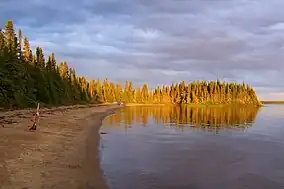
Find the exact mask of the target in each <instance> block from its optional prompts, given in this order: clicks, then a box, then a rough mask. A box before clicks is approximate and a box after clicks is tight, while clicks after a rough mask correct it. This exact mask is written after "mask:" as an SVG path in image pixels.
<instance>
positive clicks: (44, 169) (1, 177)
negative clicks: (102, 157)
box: [0, 105, 121, 189]
mask: <svg viewBox="0 0 284 189" xmlns="http://www.w3.org/2000/svg"><path fill="white" fill-rule="evenodd" d="M120 107H121V106H118V105H97V106H92V107H90V106H84V105H81V106H68V107H59V108H53V109H42V110H41V112H40V116H41V117H40V123H39V125H38V128H37V130H36V131H35V132H30V131H28V127H29V126H31V125H32V122H31V119H32V117H33V113H34V111H35V110H34V109H33V110H16V111H10V112H0V188H1V189H2V188H3V189H4V188H5V189H12V188H13V189H16V188H19V189H24V188H26V189H39V188H56V189H61V188H62V189H63V188H64V189H65V188H68V189H73V188H74V189H83V188H88V189H104V188H107V186H106V184H105V182H104V179H103V175H102V170H101V169H100V162H99V153H98V145H99V138H100V134H99V133H98V130H99V128H100V126H101V123H102V120H103V119H104V118H105V117H106V116H107V115H110V114H112V113H113V112H114V110H115V109H117V108H120Z"/></svg>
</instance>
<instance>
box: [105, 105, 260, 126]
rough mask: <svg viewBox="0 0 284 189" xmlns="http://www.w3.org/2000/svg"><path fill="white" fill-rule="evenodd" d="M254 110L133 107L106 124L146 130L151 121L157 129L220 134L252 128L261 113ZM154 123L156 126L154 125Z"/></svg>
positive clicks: (231, 107) (242, 108) (250, 108)
mask: <svg viewBox="0 0 284 189" xmlns="http://www.w3.org/2000/svg"><path fill="white" fill-rule="evenodd" d="M259 110H260V108H259V107H253V106H221V107H192V106H134V107H126V108H124V109H122V110H121V111H119V112H117V113H116V114H115V115H112V116H110V117H108V118H107V119H105V120H104V125H105V126H114V125H117V126H122V125H123V126H124V128H125V129H128V128H131V127H132V126H133V125H142V126H147V125H148V124H149V121H150V120H153V121H154V123H155V124H157V125H164V126H175V127H178V128H182V129H183V128H185V127H190V128H194V129H197V130H199V129H200V130H202V131H211V132H218V131H219V130H220V129H238V130H245V129H246V128H248V127H250V126H252V124H253V123H254V121H255V119H256V116H257V114H258V112H259ZM152 123H153V122H152Z"/></svg>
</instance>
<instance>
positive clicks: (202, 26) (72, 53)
mask: <svg viewBox="0 0 284 189" xmlns="http://www.w3.org/2000/svg"><path fill="white" fill-rule="evenodd" d="M283 6H284V1H281V0H272V1H265V0H258V1H253V0H227V1H221V0H179V1H174V0H163V1H162V0H157V1H150V0H135V1H133V0H95V1H93V0H81V1H75V0H61V1H55V0H49V1H40V0H26V1H21V0H8V1H5V2H4V1H0V10H1V12H0V23H1V25H4V23H5V21H6V20H7V19H13V20H14V22H15V25H16V26H17V27H20V28H22V30H23V32H24V33H25V34H26V35H27V36H28V37H29V39H30V41H31V44H32V46H33V48H34V47H35V46H36V45H40V46H42V47H43V48H44V51H45V54H46V55H49V54H50V53H51V52H52V51H54V52H55V53H56V55H57V59H58V61H60V60H63V59H66V60H68V62H69V64H70V65H71V66H73V67H75V68H76V69H77V72H78V73H79V74H82V75H87V76H88V77H89V78H97V77H104V76H107V77H108V78H109V79H111V80H114V81H118V82H123V81H124V80H126V79H131V80H133V81H134V83H136V84H141V83H143V82H148V83H150V85H151V86H153V85H156V84H163V83H166V84H169V83H171V82H172V81H179V80H185V81H191V80H196V79H204V80H212V79H214V80H215V79H222V80H226V81H237V82H242V81H245V82H247V83H249V84H251V85H253V86H254V87H255V88H256V89H257V92H258V93H259V94H260V96H261V97H263V98H268V97H269V95H271V94H273V95H271V96H273V98H274V97H275V96H277V98H278V97H279V98H280V97H281V95H282V94H284V93H283V91H284V84H283V82H282V79H283V76H282V72H283V71H284V64H283V63H282V61H283V59H284V12H283V11H282V7H283ZM276 94H278V95H276ZM283 98H284V96H283Z"/></svg>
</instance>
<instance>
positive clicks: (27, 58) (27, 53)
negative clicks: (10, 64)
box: [24, 37, 32, 63]
mask: <svg viewBox="0 0 284 189" xmlns="http://www.w3.org/2000/svg"><path fill="white" fill-rule="evenodd" d="M31 57H32V53H31V49H30V44H29V40H28V38H27V37H25V38H24V60H25V61H26V62H29V63H31V62H32V59H31Z"/></svg>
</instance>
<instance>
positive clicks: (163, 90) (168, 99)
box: [0, 20, 260, 108]
mask: <svg viewBox="0 0 284 189" xmlns="http://www.w3.org/2000/svg"><path fill="white" fill-rule="evenodd" d="M37 102H41V103H42V104H44V105H49V106H53V105H67V104H79V103H112V102H124V103H141V104H149V103H151V104H155V103H157V104H235V103H237V104H253V105H259V104H260V102H259V101H258V99H257V96H256V93H255V91H254V89H253V88H252V87H250V86H248V85H247V84H244V83H243V84H237V83H225V82H220V81H210V82H205V81H194V82H191V83H189V84H186V83H185V82H184V81H182V82H180V83H176V84H174V83H173V84H172V85H171V86H162V87H160V86H158V87H156V88H155V89H153V90H150V89H149V88H148V85H147V84H144V85H143V86H142V87H138V88H134V87H133V85H132V82H131V81H126V82H125V84H124V86H122V85H121V84H118V83H113V82H109V81H108V79H104V80H103V81H100V80H99V79H98V80H91V81H87V79H86V78H85V77H84V76H77V75H76V71H75V69H74V68H70V67H69V66H68V63H67V62H66V61H63V62H59V63H58V62H57V61H56V58H55V54H54V53H51V54H50V55H49V56H46V55H45V54H44V51H43V49H42V48H41V47H39V46H38V47H36V49H35V50H34V51H32V49H31V47H30V44H29V40H28V38H27V37H24V36H23V34H22V31H21V30H20V29H19V30H18V31H17V34H16V31H15V29H14V26H13V22H12V21H11V20H8V21H7V23H6V25H5V29H3V30H2V29H1V28H0V107H3V108H25V107H31V106H32V107H34V106H35V104H36V103H37Z"/></svg>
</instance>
